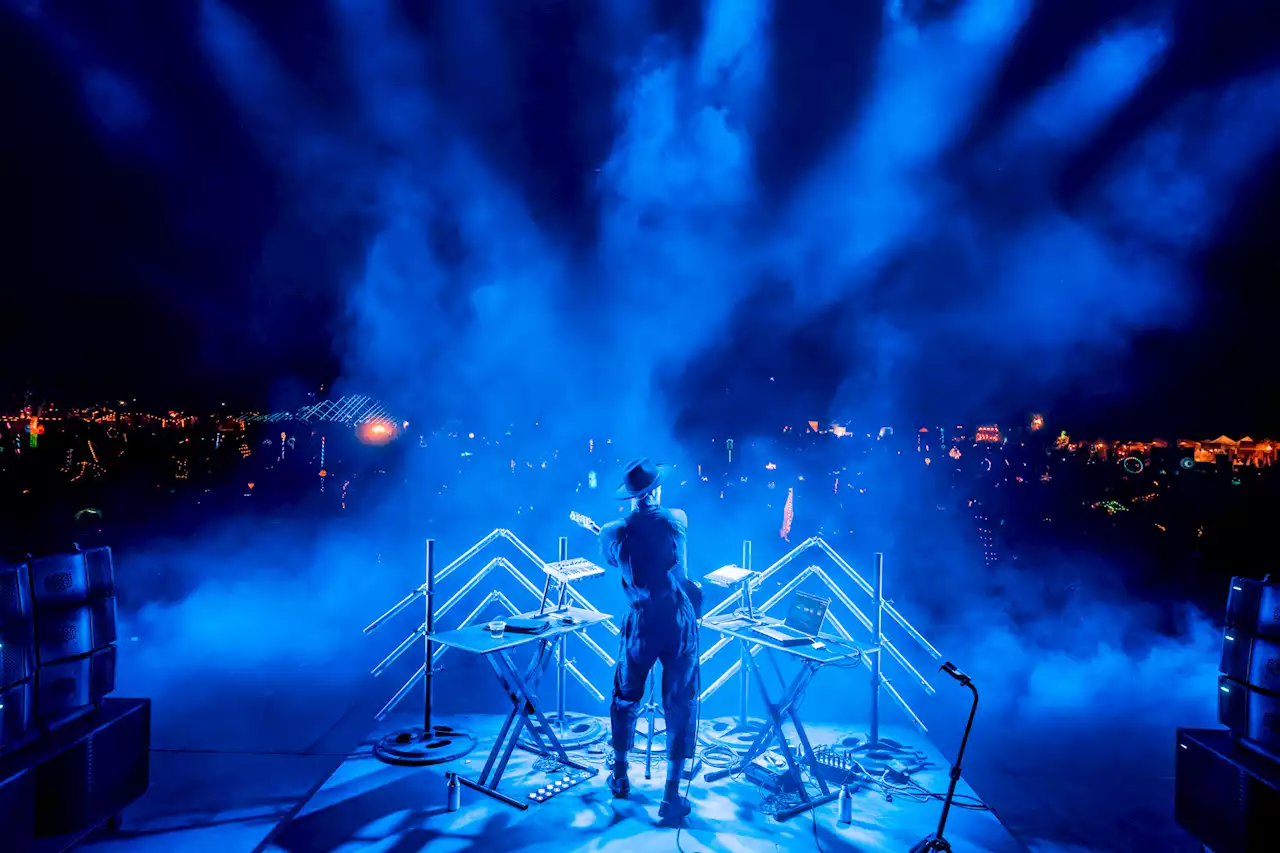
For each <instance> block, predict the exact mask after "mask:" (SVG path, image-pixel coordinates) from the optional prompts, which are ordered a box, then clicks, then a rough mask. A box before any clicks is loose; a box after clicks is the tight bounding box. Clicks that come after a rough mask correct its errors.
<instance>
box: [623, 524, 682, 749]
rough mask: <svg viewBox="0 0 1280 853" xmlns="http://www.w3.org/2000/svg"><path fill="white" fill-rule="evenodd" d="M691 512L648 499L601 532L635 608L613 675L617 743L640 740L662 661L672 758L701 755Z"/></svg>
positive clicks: (627, 620)
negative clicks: (689, 569)
mask: <svg viewBox="0 0 1280 853" xmlns="http://www.w3.org/2000/svg"><path fill="white" fill-rule="evenodd" d="M688 524H689V521H688V518H687V517H686V516H685V514H684V512H682V511H681V510H678V509H674V510H667V509H663V508H662V507H660V506H645V505H643V504H642V505H641V506H640V507H639V508H638V509H637V510H635V511H634V512H632V513H631V514H630V515H628V516H627V517H626V518H624V519H621V520H619V521H614V522H611V523H610V524H607V525H605V526H604V528H603V529H601V531H600V550H601V552H602V553H603V555H604V559H605V560H606V561H607V562H608V563H609V565H611V566H616V567H618V568H619V569H620V570H621V572H622V587H623V589H624V590H625V591H626V593H627V598H628V600H629V603H630V605H631V606H630V607H629V608H628V609H627V613H626V615H625V616H624V617H623V620H622V644H621V651H620V652H619V654H618V668H617V671H616V672H615V673H614V676H613V704H612V706H611V707H610V717H611V721H612V723H613V749H614V752H615V753H616V754H618V755H621V756H625V755H626V754H627V752H628V751H630V750H631V748H632V747H633V746H634V743H635V734H636V717H637V715H638V714H639V710H640V704H641V703H642V702H643V701H644V693H645V685H646V682H647V681H648V678H649V672H650V671H651V670H652V669H653V665H654V663H656V662H658V661H661V662H662V710H663V716H664V717H665V719H666V723H667V758H668V759H670V760H672V761H679V760H687V759H690V758H692V757H693V755H694V738H695V737H696V733H695V731H694V729H695V727H696V714H697V708H698V688H699V684H698V622H697V617H696V615H695V613H694V607H693V603H692V602H691V601H690V599H689V596H688V594H687V593H686V592H685V587H684V581H685V579H686V566H685V542H686V532H687V530H688Z"/></svg>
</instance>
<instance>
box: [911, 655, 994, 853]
mask: <svg viewBox="0 0 1280 853" xmlns="http://www.w3.org/2000/svg"><path fill="white" fill-rule="evenodd" d="M939 670H940V671H942V672H945V673H946V674H947V675H949V676H951V677H952V678H954V679H955V680H956V681H958V682H960V685H961V686H962V687H968V688H969V689H970V690H971V691H973V705H972V706H970V708H969V721H968V722H967V723H965V726H964V737H962V738H961V739H960V751H959V753H958V754H957V755H956V763H955V765H953V766H952V768H951V784H950V785H948V786H947V796H946V799H944V800H943V801H942V817H941V818H939V819H938V831H937V832H935V833H933V834H932V835H928V836H925V838H924V839H923V840H921V841H920V842H918V843H917V844H916V846H914V847H912V848H911V853H939V851H942V853H951V842H950V841H947V840H946V839H945V838H943V837H942V833H943V831H944V830H945V829H946V828H947V814H948V813H949V812H950V811H951V801H952V800H953V799H954V798H955V795H956V784H957V783H958V782H959V781H960V762H961V761H963V760H964V748H965V746H966V745H967V744H968V743H969V732H971V731H972V730H973V717H974V715H975V714H977V713H978V688H976V687H974V686H973V680H972V679H971V678H969V676H967V675H965V674H964V673H963V672H961V671H960V670H959V669H957V668H956V665H955V664H953V663H951V662H950V661H948V662H947V663H944V664H943V665H942V666H940V667H939Z"/></svg>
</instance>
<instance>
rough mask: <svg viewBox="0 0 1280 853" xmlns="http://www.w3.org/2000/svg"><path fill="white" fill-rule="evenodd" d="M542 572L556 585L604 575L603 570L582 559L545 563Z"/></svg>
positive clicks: (575, 558)
mask: <svg viewBox="0 0 1280 853" xmlns="http://www.w3.org/2000/svg"><path fill="white" fill-rule="evenodd" d="M543 571H545V572H546V573H547V574H549V575H551V579H552V580H554V581H555V582H556V583H573V582H575V581H580V580H586V579H587V578H594V577H596V576H597V575H602V574H604V569H602V568H600V567H599V566H597V565H596V564H595V563H593V562H591V561H590V560H584V559H583V558H582V557H574V558H573V559H572V560H560V561H559V562H555V563H547V565H546V567H545V568H544V569H543Z"/></svg>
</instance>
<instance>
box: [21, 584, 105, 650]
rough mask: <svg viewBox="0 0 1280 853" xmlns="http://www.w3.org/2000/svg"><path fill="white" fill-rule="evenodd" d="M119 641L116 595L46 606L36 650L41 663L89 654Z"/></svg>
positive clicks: (39, 621)
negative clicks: (117, 636)
mask: <svg viewBox="0 0 1280 853" xmlns="http://www.w3.org/2000/svg"><path fill="white" fill-rule="evenodd" d="M115 641H116V597H115V596H114V595H108V596H106V597H103V598H95V599H93V600H91V601H88V602H86V603H84V604H78V605H76V606H75V607H64V608H61V609H58V610H49V609H42V610H41V611H40V613H39V614H38V615H37V617H36V652H37V659H38V661H39V663H40V665H41V666H47V665H49V664H51V663H57V662H58V661H62V660H66V659H67V658H73V657H78V656H80V655H87V654H89V653H90V652H92V651H96V650H97V649H101V648H103V647H104V646H109V645H111V644H112V643H114V642H115Z"/></svg>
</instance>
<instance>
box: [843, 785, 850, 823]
mask: <svg viewBox="0 0 1280 853" xmlns="http://www.w3.org/2000/svg"><path fill="white" fill-rule="evenodd" d="M840 822H841V823H845V824H849V823H853V793H852V792H851V791H850V790H849V786H848V785H841V786H840Z"/></svg>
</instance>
